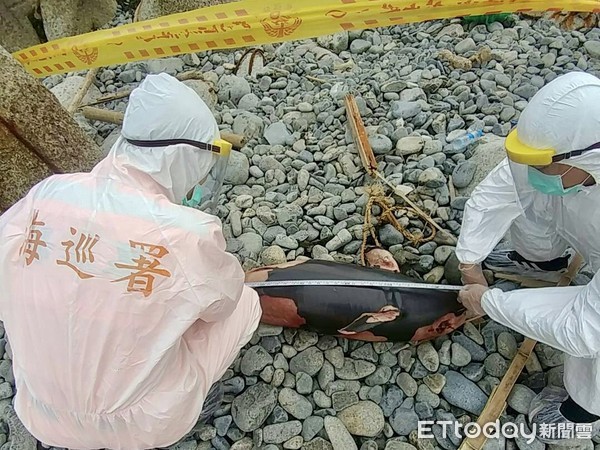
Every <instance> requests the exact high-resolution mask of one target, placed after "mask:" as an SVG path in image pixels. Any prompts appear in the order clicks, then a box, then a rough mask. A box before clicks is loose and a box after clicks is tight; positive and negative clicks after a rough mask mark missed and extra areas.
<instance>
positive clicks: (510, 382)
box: [459, 254, 583, 450]
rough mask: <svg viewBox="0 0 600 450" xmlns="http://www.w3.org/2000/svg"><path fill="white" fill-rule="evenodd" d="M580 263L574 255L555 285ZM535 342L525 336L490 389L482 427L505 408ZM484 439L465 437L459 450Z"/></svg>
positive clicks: (473, 449)
mask: <svg viewBox="0 0 600 450" xmlns="http://www.w3.org/2000/svg"><path fill="white" fill-rule="evenodd" d="M582 264H583V258H582V257H581V255H579V254H577V255H575V258H573V261H571V264H569V267H568V269H567V272H566V273H565V274H564V275H563V276H562V277H561V278H560V281H559V282H558V283H557V286H568V285H569V284H571V281H573V278H574V277H575V275H577V272H578V271H579V268H580V267H581V265H582ZM536 343H537V342H536V341H535V340H534V339H531V338H525V340H524V341H523V343H522V344H521V347H520V348H519V351H518V352H517V354H516V355H515V357H514V359H513V360H512V363H511V364H510V367H509V368H508V371H507V372H506V373H505V374H504V377H503V378H502V381H500V384H499V385H498V386H496V388H495V389H494V390H493V391H492V394H491V395H490V398H488V401H487V403H486V405H485V408H483V411H482V412H481V415H480V416H479V419H477V424H478V425H479V426H480V427H482V428H483V427H484V426H485V425H486V424H488V423H494V422H496V420H498V419H499V418H500V415H501V414H502V412H503V411H504V409H505V408H506V400H507V399H508V396H509V395H510V393H511V391H512V389H513V387H514V385H515V383H516V382H517V378H519V375H520V374H521V372H522V371H523V368H524V367H525V364H527V360H529V357H530V356H531V352H532V351H533V349H534V347H535V344H536ZM486 441H487V438H486V437H485V435H484V434H483V433H481V434H480V435H479V436H477V437H475V438H467V439H465V440H464V441H463V442H462V444H461V446H460V447H459V450H481V449H482V448H483V446H484V445H485V442H486Z"/></svg>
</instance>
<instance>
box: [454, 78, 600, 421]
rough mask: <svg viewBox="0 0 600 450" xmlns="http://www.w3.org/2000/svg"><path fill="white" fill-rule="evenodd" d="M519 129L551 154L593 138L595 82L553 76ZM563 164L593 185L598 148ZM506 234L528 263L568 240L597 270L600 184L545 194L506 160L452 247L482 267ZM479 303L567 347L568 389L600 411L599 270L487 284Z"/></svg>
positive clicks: (599, 101)
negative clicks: (528, 285)
mask: <svg viewBox="0 0 600 450" xmlns="http://www.w3.org/2000/svg"><path fill="white" fill-rule="evenodd" d="M517 130H518V136H519V139H520V141H521V142H522V143H523V144H525V145H526V146H529V147H532V148H535V149H548V148H550V149H554V150H555V152H556V154H565V153H568V152H570V151H573V150H579V149H584V148H587V147H589V146H592V145H593V144H595V143H598V142H600V80H599V79H598V78H596V77H594V76H592V75H588V74H584V73H571V74H567V75H564V76H561V77H559V78H557V79H556V80H554V81H553V82H551V83H549V84H548V85H547V86H545V87H544V88H543V89H542V90H540V92H538V93H537V95H536V96H535V97H534V98H533V99H532V100H531V102H530V103H529V105H528V106H527V108H526V109H525V110H524V111H523V113H522V115H521V117H520V120H519V123H518V125H517ZM560 163H561V164H567V165H572V166H574V167H577V168H580V169H582V170H584V171H586V172H587V173H589V174H590V175H592V177H593V178H594V180H595V181H596V182H600V149H596V150H591V151H587V152H585V153H583V154H581V155H580V156H575V157H571V158H568V159H564V160H562V161H560ZM518 178H520V179H518ZM507 232H510V237H511V241H512V243H513V245H514V248H515V250H516V251H517V252H518V253H519V254H521V255H522V256H524V257H525V258H527V259H530V260H532V261H548V260H551V259H553V258H557V257H559V256H560V255H562V254H563V252H564V251H565V250H566V249H567V247H569V246H570V247H572V248H573V249H575V250H576V251H577V252H579V253H580V254H581V255H582V256H583V257H584V259H585V261H586V262H587V263H588V264H589V266H590V268H591V269H593V270H594V271H596V272H598V271H599V270H600V186H599V185H594V186H590V187H583V188H582V189H581V191H579V192H577V193H570V194H568V195H565V196H555V195H547V194H543V193H541V192H538V191H535V190H533V189H532V188H531V186H530V185H527V181H526V174H522V173H518V170H515V168H514V167H513V168H512V170H511V164H510V163H509V161H508V159H505V160H504V161H502V162H501V163H500V164H499V165H498V166H497V167H496V168H495V169H494V170H493V171H492V172H491V173H490V174H489V175H488V176H487V178H486V179H485V180H484V181H483V182H482V183H481V184H480V185H479V186H478V187H477V188H476V189H475V191H474V192H473V194H472V195H471V198H470V200H469V201H468V202H467V203H466V207H465V211H464V216H463V224H462V230H461V235H460V238H459V242H458V246H457V249H456V255H457V257H458V259H459V261H460V262H461V263H464V264H474V263H475V264H476V263H480V262H481V261H483V260H484V259H485V258H486V256H487V255H488V254H489V253H490V252H491V251H492V250H493V249H494V247H495V246H496V244H498V243H499V241H500V240H501V239H502V238H503V237H504V236H505V234H506V233H507ZM481 306H482V308H483V309H484V311H485V312H486V313H487V315H488V316H489V317H490V318H492V319H493V320H495V321H497V322H500V323H501V324H504V325H506V326H508V327H510V328H512V329H514V330H516V331H518V332H520V333H522V334H524V335H526V336H528V337H531V338H533V339H536V340H538V341H540V342H543V343H546V344H548V345H550V346H552V347H554V348H557V349H559V350H562V351H563V352H565V353H566V358H565V373H564V383H565V387H566V389H567V391H568V392H569V394H570V396H571V397H572V399H573V400H574V401H575V402H576V403H577V404H579V405H580V406H582V407H583V408H585V409H586V410H588V411H589V412H590V413H593V414H596V415H600V274H596V276H595V277H594V278H593V280H592V281H591V282H590V283H589V285H586V286H576V287H560V288H544V289H523V290H516V291H511V292H506V293H505V292H502V291H501V290H499V289H491V290H489V291H487V292H486V293H485V294H484V295H483V297H482V300H481Z"/></svg>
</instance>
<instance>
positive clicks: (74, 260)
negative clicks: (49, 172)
mask: <svg viewBox="0 0 600 450" xmlns="http://www.w3.org/2000/svg"><path fill="white" fill-rule="evenodd" d="M230 148H231V146H230V145H229V144H228V143H226V142H224V141H222V140H221V139H220V135H219V130H218V127H217V124H216V122H215V119H214V117H213V115H212V114H211V112H210V110H209V109H208V107H207V106H206V104H205V103H204V102H203V101H202V100H201V99H200V97H199V96H198V95H197V94H196V93H195V92H194V91H193V90H192V89H190V88H189V87H187V86H186V85H184V84H182V83H181V82H179V81H178V80H176V79H175V78H173V77H171V76H169V75H166V74H160V75H149V76H148V77H147V78H146V79H145V80H144V81H143V82H142V83H141V85H140V86H139V87H138V88H137V89H135V90H134V91H133V92H132V94H131V97H130V100H129V105H128V107H127V110H126V113H125V119H124V123H123V129H122V132H121V136H120V137H119V139H118V140H117V142H116V143H115V145H114V146H113V147H112V149H111V150H110V153H109V154H108V156H107V157H106V158H105V159H104V160H102V161H101V162H100V163H99V164H98V165H97V166H96V167H95V168H94V169H93V170H92V171H91V173H77V174H67V175H55V176H52V177H50V178H48V179H46V180H44V181H42V182H41V183H39V184H38V185H36V186H34V187H33V189H31V191H30V192H29V194H28V195H27V196H26V197H25V198H23V199H22V200H20V201H19V202H18V203H16V204H15V205H14V206H13V207H12V208H10V209H9V210H8V211H7V212H6V213H5V214H3V215H2V216H0V286H2V290H0V319H1V320H2V321H4V325H5V328H6V333H7V337H8V340H9V341H10V345H11V347H12V350H13V355H14V359H13V368H14V376H15V383H16V397H15V406H14V407H15V411H16V413H17V415H18V416H19V417H20V419H21V420H22V422H23V424H24V425H25V427H26V428H27V429H28V430H29V431H30V432H31V434H33V436H34V437H36V438H37V439H38V440H40V441H41V442H43V443H44V444H46V445H51V446H54V447H64V448H75V449H97V448H107V449H127V450H132V449H149V448H156V447H167V446H170V445H172V444H173V443H175V442H176V441H178V440H179V439H181V438H183V437H184V436H185V435H186V434H187V433H189V432H190V431H191V430H192V429H193V427H194V426H195V424H196V423H197V421H198V419H199V417H200V419H201V420H206V418H207V415H209V414H210V412H209V411H207V406H208V405H207V403H211V402H212V403H213V405H212V410H213V411H214V409H215V407H218V404H219V401H218V400H219V396H221V397H222V392H221V393H219V390H218V389H215V388H212V390H211V386H213V385H214V386H219V384H218V381H219V379H220V378H221V377H222V375H223V374H224V373H225V371H226V370H227V368H228V367H229V366H230V365H231V364H232V363H233V361H234V359H235V357H236V356H237V355H238V353H239V351H240V349H241V347H242V346H243V345H245V344H246V343H247V342H248V341H249V340H250V338H251V337H252V334H253V333H254V331H255V330H256V328H257V327H258V322H259V318H260V315H261V310H260V305H259V300H258V295H257V294H256V293H255V292H254V291H253V290H251V289H249V288H248V287H246V286H245V285H244V272H243V270H242V267H241V266H240V264H239V262H238V260H237V259H236V258H235V257H234V256H233V255H231V254H228V253H227V252H226V251H225V239H224V236H223V234H222V230H221V223H220V221H219V219H218V218H216V217H215V216H213V215H210V214H207V213H206V212H203V211H201V210H200V209H195V208H190V207H186V206H182V202H183V201H185V202H186V203H187V202H192V203H194V204H195V205H199V207H200V208H201V207H202V205H208V204H209V203H211V201H212V202H213V203H214V198H215V195H217V194H218V187H219V186H220V183H221V182H222V180H223V168H224V163H226V159H227V154H228V152H229V150H230ZM201 181H202V184H201V185H199V182H201ZM188 194H189V195H188ZM209 390H210V394H209ZM215 390H216V392H215ZM207 396H208V397H210V398H209V400H207ZM201 412H202V415H201Z"/></svg>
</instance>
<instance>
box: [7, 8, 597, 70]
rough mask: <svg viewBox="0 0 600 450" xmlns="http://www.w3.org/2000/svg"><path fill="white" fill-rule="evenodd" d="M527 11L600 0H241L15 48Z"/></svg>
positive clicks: (88, 46)
mask: <svg viewBox="0 0 600 450" xmlns="http://www.w3.org/2000/svg"><path fill="white" fill-rule="evenodd" d="M530 11H579V12H600V0H415V1H412V0H396V1H390V0H302V1H294V2H292V1H291V0H288V1H275V2H269V1H265V0H243V1H240V2H234V3H227V4H223V5H215V6H210V7H207V8H202V9H197V10H194V11H188V12H185V13H181V14H173V15H171V16H165V17H159V18H158V19H153V20H148V21H145V22H136V23H134V24H131V25H122V26H120V27H117V28H111V29H108V30H100V31H95V32H93V33H87V34H83V35H80V36H73V37H68V38H63V39H58V40H55V41H51V42H48V43H46V44H42V45H37V46H35V47H30V48H28V49H25V50H20V51H18V52H16V53H14V57H15V58H16V59H18V60H19V61H20V62H21V63H22V64H23V65H24V66H25V68H26V69H27V70H28V71H30V72H31V73H32V74H33V75H35V76H38V77H43V76H48V75H52V74H57V73H65V72H72V71H78V70H85V69H89V68H92V67H101V66H109V65H112V64H123V63H127V62H131V61H139V60H144V59H151V58H160V57H164V56H172V55H180V54H184V53H195V52H201V51H205V50H218V49H231V48H240V47H247V46H253V45H260V44H267V43H276V42H284V41H292V40H299V39H307V38H314V37H317V36H323V35H327V34H332V33H336V32H339V31H344V30H362V29H366V28H375V27H387V26H394V25H398V24H404V23H412V22H422V21H425V20H434V19H446V18H452V17H461V16H470V15H484V14H499V13H511V12H530Z"/></svg>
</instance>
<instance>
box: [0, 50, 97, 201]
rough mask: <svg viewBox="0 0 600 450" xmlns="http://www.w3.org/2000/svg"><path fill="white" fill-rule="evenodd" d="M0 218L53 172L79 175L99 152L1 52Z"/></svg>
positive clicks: (54, 100) (55, 102) (45, 91)
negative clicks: (1, 214)
mask: <svg viewBox="0 0 600 450" xmlns="http://www.w3.org/2000/svg"><path fill="white" fill-rule="evenodd" d="M0 67H2V71H0V86H2V87H3V94H2V95H0V118H1V119H2V120H1V122H0V123H1V124H0V173H1V174H2V176H1V177H0V213H1V212H2V210H5V209H8V208H9V207H10V206H11V205H12V204H13V203H15V202H16V201H17V200H19V199H20V198H21V197H22V196H23V195H24V194H26V193H27V191H28V190H29V189H30V188H31V187H32V186H33V185H35V184H37V183H39V182H40V181H41V180H42V179H44V178H45V177H47V176H49V175H51V174H52V173H53V172H54V173H58V172H64V173H69V172H81V171H87V170H89V169H91V168H92V167H93V166H94V164H96V163H97V162H98V160H99V159H100V158H101V150H100V148H99V147H98V146H97V145H96V144H95V143H94V141H93V140H92V139H90V137H88V136H87V135H86V134H85V132H84V131H83V130H82V129H81V128H80V127H79V126H78V125H77V123H76V122H75V121H74V120H73V118H72V117H71V116H70V115H69V113H68V112H67V111H66V110H65V109H63V108H62V107H61V105H60V103H59V101H58V100H57V98H56V97H55V96H54V95H52V93H50V91H48V89H46V88H45V87H44V86H43V85H42V84H41V83H40V81H39V80H37V79H36V78H34V77H33V76H32V75H30V74H29V73H28V72H26V71H25V69H24V68H23V66H22V65H21V64H19V62H17V61H16V60H15V59H14V58H13V57H12V56H11V55H10V54H9V53H8V52H7V51H6V50H4V49H3V48H2V47H0Z"/></svg>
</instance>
